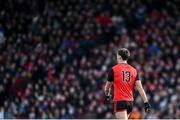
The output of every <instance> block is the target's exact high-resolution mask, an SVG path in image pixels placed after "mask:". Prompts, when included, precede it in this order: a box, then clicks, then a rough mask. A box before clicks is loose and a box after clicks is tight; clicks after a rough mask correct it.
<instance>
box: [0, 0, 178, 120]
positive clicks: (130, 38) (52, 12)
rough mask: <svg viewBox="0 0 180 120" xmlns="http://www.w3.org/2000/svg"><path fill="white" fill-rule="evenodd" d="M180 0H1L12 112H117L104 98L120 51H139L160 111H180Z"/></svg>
mask: <svg viewBox="0 0 180 120" xmlns="http://www.w3.org/2000/svg"><path fill="white" fill-rule="evenodd" d="M178 4H179V1H178V0H173V1H170V0H166V1H164V0H1V1H0V99H1V100H0V102H1V103H0V104H1V108H3V111H4V118H32V119H34V118H63V119H65V118H114V115H113V108H112V104H110V103H106V102H105V100H104V93H103V87H104V82H105V81H106V78H107V72H108V70H109V69H110V67H111V66H112V65H114V64H115V51H116V49H117V48H120V47H126V48H128V49H130V51H131V59H130V60H129V63H130V64H131V65H133V66H134V67H136V68H137V69H138V71H139V73H140V76H141V79H142V82H143V85H144V88H145V91H146V93H147V95H148V98H149V99H150V103H151V105H152V107H153V111H152V112H151V113H150V114H147V115H146V114H145V113H144V109H143V102H142V100H141V99H140V97H139V96H138V95H137V93H136V92H135V96H136V98H135V103H134V109H133V111H134V113H133V115H132V116H133V118H134V117H135V118H140V117H141V118H180V102H179V101H180V76H179V73H178V71H180V54H179V46H180V11H179V8H178Z"/></svg>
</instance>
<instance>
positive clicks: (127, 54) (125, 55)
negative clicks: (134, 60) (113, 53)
mask: <svg viewBox="0 0 180 120" xmlns="http://www.w3.org/2000/svg"><path fill="white" fill-rule="evenodd" d="M117 54H118V55H120V56H121V57H122V59H123V60H128V58H129V57H130V52H129V50H128V49H126V48H120V49H118V52H117Z"/></svg>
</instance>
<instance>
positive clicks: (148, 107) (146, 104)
mask: <svg viewBox="0 0 180 120" xmlns="http://www.w3.org/2000/svg"><path fill="white" fill-rule="evenodd" d="M144 109H145V112H148V113H149V112H150V111H151V105H150V104H149V103H148V102H146V103H144Z"/></svg>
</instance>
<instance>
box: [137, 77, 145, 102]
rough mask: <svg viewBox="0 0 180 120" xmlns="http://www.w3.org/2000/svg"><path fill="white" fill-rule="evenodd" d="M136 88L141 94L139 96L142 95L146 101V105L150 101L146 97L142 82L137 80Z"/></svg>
mask: <svg viewBox="0 0 180 120" xmlns="http://www.w3.org/2000/svg"><path fill="white" fill-rule="evenodd" d="M135 87H136V89H137V91H138V92H139V94H140V96H141V98H142V100H143V101H144V103H146V102H148V99H147V97H146V93H145V91H144V89H143V87H142V83H141V81H140V80H136V82H135Z"/></svg>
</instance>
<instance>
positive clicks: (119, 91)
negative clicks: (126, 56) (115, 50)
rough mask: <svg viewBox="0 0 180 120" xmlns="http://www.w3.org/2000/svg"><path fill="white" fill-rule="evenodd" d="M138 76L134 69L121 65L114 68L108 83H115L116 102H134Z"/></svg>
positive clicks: (127, 65)
mask: <svg viewBox="0 0 180 120" xmlns="http://www.w3.org/2000/svg"><path fill="white" fill-rule="evenodd" d="M138 79H139V77H138V74H137V71H136V69H135V68H134V67H132V66H131V65H129V64H126V63H120V64H117V65H115V66H113V67H112V70H111V72H110V73H109V75H108V81H112V80H113V81H114V82H113V84H114V101H133V100H134V98H133V87H134V83H135V80H138Z"/></svg>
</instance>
